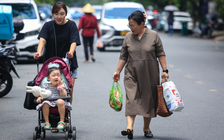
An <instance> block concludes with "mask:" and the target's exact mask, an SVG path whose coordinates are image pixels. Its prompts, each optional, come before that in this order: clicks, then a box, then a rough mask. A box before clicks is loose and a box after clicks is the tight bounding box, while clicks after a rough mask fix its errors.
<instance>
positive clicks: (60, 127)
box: [57, 121, 65, 130]
mask: <svg viewBox="0 0 224 140" xmlns="http://www.w3.org/2000/svg"><path fill="white" fill-rule="evenodd" d="M60 123H62V124H63V125H60ZM64 128H65V123H64V122H62V121H60V122H58V126H57V129H58V130H63V129H64Z"/></svg>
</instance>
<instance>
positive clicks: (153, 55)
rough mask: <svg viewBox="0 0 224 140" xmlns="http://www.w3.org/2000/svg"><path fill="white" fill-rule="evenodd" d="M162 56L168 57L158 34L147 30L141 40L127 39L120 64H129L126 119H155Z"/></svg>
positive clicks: (130, 35)
mask: <svg viewBox="0 0 224 140" xmlns="http://www.w3.org/2000/svg"><path fill="white" fill-rule="evenodd" d="M159 56H165V52H164V49H163V45H162V42H161V40H160V37H159V36H158V34H157V33H156V32H155V31H153V30H150V29H148V28H146V30H145V32H144V34H143V35H142V38H141V39H140V40H139V38H138V37H137V36H136V35H134V34H133V33H132V32H129V33H128V34H127V35H126V37H125V39H124V42H123V45H122V49H121V53H120V60H126V66H125V76H124V86H125V90H126V110H125V116H130V115H142V116H144V117H156V109H157V85H158V84H160V82H159V81H160V80H159V64H158V60H157V57H159Z"/></svg>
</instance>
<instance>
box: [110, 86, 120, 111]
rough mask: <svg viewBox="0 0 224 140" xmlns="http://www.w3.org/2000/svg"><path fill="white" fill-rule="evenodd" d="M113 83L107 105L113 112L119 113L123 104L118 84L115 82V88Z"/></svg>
mask: <svg viewBox="0 0 224 140" xmlns="http://www.w3.org/2000/svg"><path fill="white" fill-rule="evenodd" d="M114 83H115V82H113V86H112V89H111V90H110V97H109V104H110V107H111V108H113V109H114V110H115V111H121V109H122V104H123V94H122V93H121V88H120V85H119V84H118V82H116V86H115V84H114Z"/></svg>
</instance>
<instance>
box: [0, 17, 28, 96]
mask: <svg viewBox="0 0 224 140" xmlns="http://www.w3.org/2000/svg"><path fill="white" fill-rule="evenodd" d="M13 25H14V35H13V38H11V39H9V40H0V98H1V97H3V96H5V95H7V94H8V93H9V92H10V90H11V89H12V86H13V79H12V76H11V74H10V72H11V71H13V72H14V73H15V75H16V76H17V77H18V78H20V77H19V75H18V73H17V71H16V68H15V64H16V63H17V48H16V40H17V39H16V36H17V35H18V34H19V31H20V30H22V29H23V27H24V23H23V21H22V20H20V19H13Z"/></svg>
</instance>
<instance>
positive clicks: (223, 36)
mask: <svg viewBox="0 0 224 140" xmlns="http://www.w3.org/2000/svg"><path fill="white" fill-rule="evenodd" d="M189 36H191V37H199V34H198V33H197V32H194V33H192V34H191V35H189ZM202 38H205V39H207V35H204V36H203V37H202ZM211 39H212V40H214V41H224V30H222V31H216V30H214V31H213V32H212V38H211Z"/></svg>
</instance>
